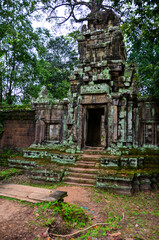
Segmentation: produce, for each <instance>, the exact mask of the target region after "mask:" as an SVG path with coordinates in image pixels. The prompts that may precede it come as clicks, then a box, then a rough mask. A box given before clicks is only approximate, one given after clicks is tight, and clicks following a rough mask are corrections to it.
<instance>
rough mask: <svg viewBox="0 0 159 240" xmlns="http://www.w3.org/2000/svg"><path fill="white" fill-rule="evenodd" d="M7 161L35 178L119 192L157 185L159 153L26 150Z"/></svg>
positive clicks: (158, 178) (156, 187)
mask: <svg viewBox="0 0 159 240" xmlns="http://www.w3.org/2000/svg"><path fill="white" fill-rule="evenodd" d="M8 165H9V166H10V167H14V168H20V169H23V170H26V171H27V172H28V173H29V174H30V178H31V179H32V180H33V181H38V182H39V181H43V182H44V183H45V182H50V183H57V182H61V181H62V182H63V183H66V184H71V185H76V186H78V185H80V186H91V187H93V186H96V187H98V188H104V189H106V190H109V191H113V192H115V193H119V194H125V195H132V194H133V193H134V192H139V191H143V190H144V191H147V190H151V189H155V190H157V189H158V186H159V171H158V166H159V156H158V155H155V156H152V155H151V156H137V155H136V156H133V155H131V156H129V155H122V156H115V155H106V154H104V152H102V151H100V152H98V151H94V150H92V151H85V152H84V153H80V154H71V153H64V152H57V151H55V152H54V151H47V150H43V151H42V150H36V151H35V150H25V151H24V155H23V157H21V158H16V159H8Z"/></svg>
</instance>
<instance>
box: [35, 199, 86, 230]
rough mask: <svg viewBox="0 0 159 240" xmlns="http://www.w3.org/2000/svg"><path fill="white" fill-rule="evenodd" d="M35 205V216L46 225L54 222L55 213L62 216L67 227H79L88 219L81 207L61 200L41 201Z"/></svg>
mask: <svg viewBox="0 0 159 240" xmlns="http://www.w3.org/2000/svg"><path fill="white" fill-rule="evenodd" d="M36 205H37V210H36V213H38V216H37V218H38V219H41V222H42V224H43V225H46V226H48V225H51V224H52V223H54V222H56V218H57V215H60V216H61V217H62V219H63V221H64V222H65V224H66V225H67V227H68V228H71V227H76V228H81V227H84V226H85V224H86V223H87V222H88V221H89V217H88V216H87V215H86V213H85V212H84V210H83V208H81V207H78V206H76V205H72V204H69V203H63V202H55V203H53V202H48V203H46V202H43V203H40V204H36ZM47 213H49V215H48V217H46V214H47Z"/></svg>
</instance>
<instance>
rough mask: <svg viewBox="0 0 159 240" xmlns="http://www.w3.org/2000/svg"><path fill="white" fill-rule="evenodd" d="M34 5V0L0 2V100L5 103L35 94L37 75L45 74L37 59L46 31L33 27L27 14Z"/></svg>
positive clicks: (26, 98)
mask: <svg viewBox="0 0 159 240" xmlns="http://www.w3.org/2000/svg"><path fill="white" fill-rule="evenodd" d="M34 6H35V1H29V0H26V1H23V2H22V1H19V0H14V1H13V0H11V1H4V0H2V1H1V3H0V9H1V13H2V14H1V16H0V22H1V24H0V32H1V34H0V41H1V49H0V60H1V61H0V101H1V102H2V101H6V102H7V103H8V104H9V105H11V104H13V103H17V102H20V101H21V102H28V99H29V98H30V97H31V96H36V92H38V90H39V86H38V85H39V81H40V78H44V76H45V75H48V73H46V72H44V71H42V69H43V68H42V67H41V62H40V59H39V57H40V56H41V55H42V53H43V52H44V51H45V47H44V42H43V40H44V37H43V36H44V35H47V36H48V31H46V30H43V31H42V30H41V31H40V30H37V31H34V30H33V28H32V24H31V18H30V14H31V12H32V11H33V9H34ZM41 72H43V74H41Z"/></svg>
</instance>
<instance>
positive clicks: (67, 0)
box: [40, 0, 112, 24]
mask: <svg viewBox="0 0 159 240" xmlns="http://www.w3.org/2000/svg"><path fill="white" fill-rule="evenodd" d="M40 2H41V3H42V4H43V7H42V8H41V9H42V10H43V11H44V12H46V13H47V14H48V18H47V19H49V20H51V19H56V20H59V23H60V24H63V23H65V22H66V21H68V20H70V19H72V20H74V21H75V22H76V23H77V22H83V21H86V20H88V19H89V18H90V17H92V16H94V15H96V13H98V12H99V11H100V10H106V9H110V8H111V9H112V7H111V5H112V1H111V0H108V1H105V0H89V1H86V0H82V1H81V0H40ZM63 8H65V14H64V15H65V16H64V15H63V11H60V10H61V9H63ZM61 13H62V14H61Z"/></svg>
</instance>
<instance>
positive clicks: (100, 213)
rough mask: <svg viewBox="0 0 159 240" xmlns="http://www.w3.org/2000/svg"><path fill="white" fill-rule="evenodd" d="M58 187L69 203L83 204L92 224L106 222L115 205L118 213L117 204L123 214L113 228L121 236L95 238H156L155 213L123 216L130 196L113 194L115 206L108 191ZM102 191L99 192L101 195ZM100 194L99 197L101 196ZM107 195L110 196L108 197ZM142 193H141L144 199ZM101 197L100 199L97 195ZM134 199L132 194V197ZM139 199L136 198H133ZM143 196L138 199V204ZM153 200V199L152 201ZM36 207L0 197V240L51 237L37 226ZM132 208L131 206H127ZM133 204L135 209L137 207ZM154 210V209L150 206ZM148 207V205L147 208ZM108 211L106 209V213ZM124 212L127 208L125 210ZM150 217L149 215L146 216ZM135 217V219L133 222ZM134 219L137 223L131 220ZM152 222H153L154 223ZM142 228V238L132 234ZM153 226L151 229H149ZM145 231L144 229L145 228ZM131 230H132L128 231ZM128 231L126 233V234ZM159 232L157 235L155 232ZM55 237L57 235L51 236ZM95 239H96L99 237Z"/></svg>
mask: <svg viewBox="0 0 159 240" xmlns="http://www.w3.org/2000/svg"><path fill="white" fill-rule="evenodd" d="M24 180H25V181H27V176H16V177H12V178H10V179H8V180H7V183H9V182H11V183H18V184H19V183H21V182H22V181H24ZM56 189H57V190H61V191H66V192H67V194H68V196H67V197H65V199H64V201H65V202H69V203H71V204H76V205H78V206H80V207H83V208H84V209H85V210H86V211H87V213H88V214H89V215H90V216H91V218H92V224H96V223H103V222H105V220H106V218H107V216H108V215H106V214H107V213H108V211H109V212H111V210H112V208H114V209H116V213H117V214H118V206H119V208H120V212H119V213H120V214H121V213H122V214H123V221H122V222H121V229H120V230H116V231H117V233H118V232H119V231H120V232H121V233H122V231H123V233H124V234H122V235H120V236H117V237H116V236H115V235H114V236H115V237H110V236H109V237H105V238H98V239H99V240H101V239H102V240H103V239H104V240H108V239H112V240H134V239H138V240H139V239H140V240H148V239H158V238H157V237H155V238H154V237H153V236H152V237H151V234H152V231H153V232H155V235H154V236H156V234H157V233H156V231H157V230H156V228H157V227H156V226H157V225H159V218H157V217H156V215H146V216H147V219H146V218H145V217H144V218H143V216H144V215H142V216H141V217H140V218H139V217H138V216H135V214H136V213H134V215H132V216H131V218H130V220H129V218H126V215H125V216H124V209H123V210H122V211H123V212H121V205H122V202H123V201H125V202H126V204H127V206H126V205H124V207H125V206H126V207H127V208H128V207H129V200H128V202H127V199H125V200H124V198H121V197H118V196H116V197H115V198H114V197H113V198H114V201H115V202H114V203H115V204H116V206H114V203H113V202H111V201H112V196H113V195H111V194H109V195H104V194H102V193H98V192H97V193H96V190H94V189H93V190H92V188H86V187H77V186H60V187H57V188H56ZM92 193H93V194H94V195H95V194H97V197H98V198H97V199H96V198H95V197H92ZM100 194H101V195H100ZM100 196H101V197H100ZM109 196H110V198H109ZM144 197H145V196H142V198H143V199H144ZM146 197H147V198H148V200H147V203H149V202H150V203H151V198H152V199H153V198H154V195H153V194H152V195H147V196H146ZM100 198H101V199H100ZM134 201H135V198H134ZM136 201H138V199H137V200H136ZM142 202H143V200H142V199H141V204H142ZM155 202H156V200H155ZM133 204H134V205H132V206H133V207H134V209H135V208H136V206H135V202H134V203H133ZM154 204H155V203H154ZM35 208H36V207H33V208H31V207H30V206H29V205H28V204H26V203H25V204H24V203H23V204H21V203H20V202H19V201H16V200H7V199H5V198H0V240H45V239H46V240H51V238H49V237H48V235H47V234H46V229H47V227H43V226H40V225H39V224H37V218H36V215H35V212H36V211H35V210H36V209H35ZM130 208H131V207H130ZM137 208H138V207H137ZM137 208H136V212H137V211H138V209H137ZM155 209H156V204H155V206H154V211H156V210H155ZM152 210H153V209H152ZM148 211H149V209H148ZM106 212H107V213H106ZM125 214H127V213H126V211H125ZM148 217H150V218H151V219H148ZM145 220H146V222H145V223H144V225H143V227H141V228H139V225H140V222H142V224H143V222H144V221H145ZM135 221H136V222H135ZM134 222H135V223H136V224H134ZM154 223H155V224H154ZM150 224H152V227H151V229H150V227H149V226H150ZM141 230H142V231H143V232H144V236H147V237H144V238H142V237H141V238H140V237H139V238H136V237H135V238H134V237H132V236H133V234H132V233H133V232H134V231H136V233H137V235H138V232H137V231H139V235H142V232H141ZM151 230H152V231H151ZM146 231H147V232H146ZM130 232H131V234H130ZM127 233H128V234H127ZM123 236H124V237H123ZM158 236H159V235H158ZM54 239H56V238H54ZM58 239H62V238H58ZM70 239H76V238H70ZM85 239H91V240H95V239H97V238H89V237H88V238H85ZM98 239H97V240H98Z"/></svg>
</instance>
